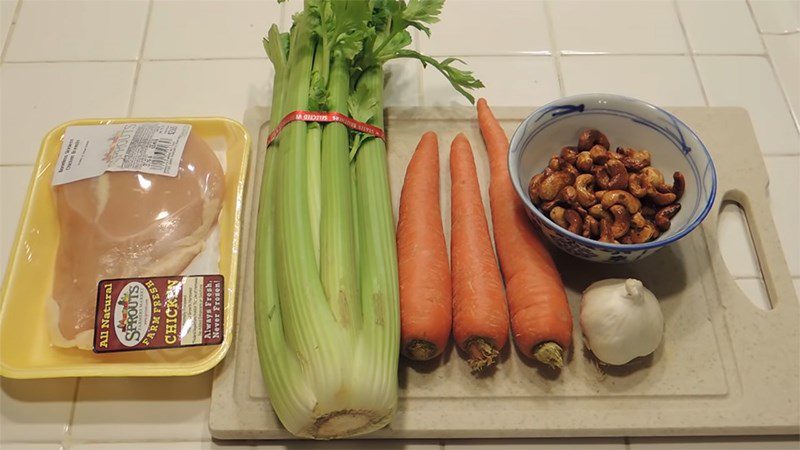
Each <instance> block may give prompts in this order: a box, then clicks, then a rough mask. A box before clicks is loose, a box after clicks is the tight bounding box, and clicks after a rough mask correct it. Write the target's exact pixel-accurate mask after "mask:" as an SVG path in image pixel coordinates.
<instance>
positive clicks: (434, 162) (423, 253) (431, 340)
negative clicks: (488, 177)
mask: <svg viewBox="0 0 800 450" xmlns="http://www.w3.org/2000/svg"><path fill="white" fill-rule="evenodd" d="M397 260H398V272H399V277H400V330H401V350H402V352H403V354H404V355H405V356H407V357H408V358H411V359H413V360H417V361H423V360H427V359H431V358H434V357H436V356H438V355H439V354H441V353H442V351H443V350H444V348H445V346H446V345H447V340H448V339H449V338H450V325H451V323H452V319H453V316H452V312H453V311H452V308H453V305H452V299H451V295H452V294H451V288H450V267H449V265H448V260H447V244H446V243H445V239H444V230H443V229H442V220H441V211H440V209H439V143H438V141H437V137H436V133H433V132H431V131H429V132H427V133H425V134H424V135H422V139H421V140H420V141H419V144H418V145H417V149H416V150H415V151H414V155H413V156H412V157H411V162H409V163H408V168H407V169H406V176H405V180H404V181H403V190H402V192H401V193H400V217H399V220H398V223H397Z"/></svg>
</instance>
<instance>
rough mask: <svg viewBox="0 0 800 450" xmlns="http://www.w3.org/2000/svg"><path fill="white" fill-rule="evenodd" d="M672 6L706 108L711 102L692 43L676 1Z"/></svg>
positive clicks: (673, 0) (674, 0) (673, 1)
mask: <svg viewBox="0 0 800 450" xmlns="http://www.w3.org/2000/svg"><path fill="white" fill-rule="evenodd" d="M672 6H673V8H674V9H675V15H676V16H677V17H678V24H679V25H680V26H681V33H683V39H684V41H686V48H687V50H688V51H689V59H690V60H691V61H692V67H693V68H694V75H695V76H696V77H697V82H698V83H699V84H700V92H701V93H702V94H703V101H704V102H705V103H706V106H711V102H709V100H708V92H706V85H705V83H703V78H702V77H701V76H700V67H699V66H698V65H697V59H696V58H695V55H694V48H693V47H692V41H690V40H689V33H688V32H687V31H686V25H684V23H683V16H682V15H681V9H680V8H679V7H678V0H672Z"/></svg>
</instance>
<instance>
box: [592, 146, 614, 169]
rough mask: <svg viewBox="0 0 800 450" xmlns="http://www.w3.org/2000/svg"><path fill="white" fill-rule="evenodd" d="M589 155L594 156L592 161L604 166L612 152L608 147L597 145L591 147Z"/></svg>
mask: <svg viewBox="0 0 800 450" xmlns="http://www.w3.org/2000/svg"><path fill="white" fill-rule="evenodd" d="M589 156H590V157H591V158H592V162H594V163H595V164H597V165H601V166H602V165H603V164H605V163H607V162H608V160H609V158H610V157H611V153H610V152H609V151H608V148H606V147H603V146H602V145H595V146H594V147H592V148H590V149H589Z"/></svg>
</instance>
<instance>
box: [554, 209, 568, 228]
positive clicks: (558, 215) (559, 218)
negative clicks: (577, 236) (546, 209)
mask: <svg viewBox="0 0 800 450" xmlns="http://www.w3.org/2000/svg"><path fill="white" fill-rule="evenodd" d="M566 211H567V210H566V209H564V208H562V207H560V206H554V207H553V209H551V210H550V218H551V219H553V222H555V223H556V225H558V226H560V227H561V228H567V226H568V224H567V220H566V219H565V218H564V213H565V212H566Z"/></svg>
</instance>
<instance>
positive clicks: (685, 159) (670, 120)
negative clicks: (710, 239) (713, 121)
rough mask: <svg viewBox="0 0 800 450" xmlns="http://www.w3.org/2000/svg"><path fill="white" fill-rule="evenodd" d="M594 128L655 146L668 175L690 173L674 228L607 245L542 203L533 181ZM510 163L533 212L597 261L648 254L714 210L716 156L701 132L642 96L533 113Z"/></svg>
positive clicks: (615, 140)
mask: <svg viewBox="0 0 800 450" xmlns="http://www.w3.org/2000/svg"><path fill="white" fill-rule="evenodd" d="M587 128H596V129H598V130H600V131H602V132H603V133H604V134H605V135H606V136H607V137H608V140H609V141H610V142H611V147H612V149H615V148H616V147H633V148H636V149H647V150H649V151H650V153H651V154H652V165H653V167H655V168H657V169H659V170H660V171H661V172H662V173H663V174H664V176H665V178H667V179H668V180H669V179H671V174H672V173H673V172H675V171H680V172H681V173H683V175H684V177H685V178H686V191H685V193H684V195H683V198H682V199H681V200H680V203H681V210H680V212H679V213H678V214H677V215H676V216H675V217H674V218H673V219H672V225H671V227H670V229H669V230H668V231H667V232H666V233H664V234H662V235H661V236H660V237H659V238H658V239H656V240H654V241H651V242H646V243H643V244H607V243H603V242H598V241H595V240H592V239H587V238H585V237H583V236H580V235H577V234H575V233H571V232H569V231H567V230H566V229H564V228H561V227H560V226H558V225H556V224H555V223H553V222H552V221H551V220H550V218H549V217H548V216H547V215H545V214H544V213H543V212H541V211H540V210H539V209H538V208H536V207H534V205H533V203H532V202H531V200H530V198H529V197H528V193H527V189H528V182H529V181H530V179H531V177H532V176H533V175H535V174H537V173H540V172H541V171H542V170H544V168H545V167H546V166H547V162H548V160H549V159H550V157H552V156H553V155H554V154H557V153H558V152H559V151H560V150H561V148H562V147H564V146H567V145H576V144H577V142H578V135H579V134H580V133H581V131H583V130H585V129H587ZM508 167H509V170H510V172H511V179H512V181H513V183H514V188H515V189H516V191H517V194H518V195H519V197H520V198H521V199H522V201H523V202H525V206H526V208H527V212H528V216H529V217H530V218H531V220H533V221H534V222H535V223H536V224H538V225H539V228H540V229H541V230H542V233H543V234H544V235H545V236H546V237H547V238H548V239H549V240H550V241H551V242H552V243H553V244H555V245H556V246H557V247H558V248H560V249H561V250H563V251H565V252H567V253H569V254H571V255H574V256H577V257H579V258H583V259H586V260H589V261H596V262H603V263H624V262H630V261H635V260H638V259H641V258H643V257H645V256H647V255H650V254H652V253H654V252H655V251H657V250H658V249H660V248H662V247H666V246H667V245H670V244H672V243H673V242H676V241H678V240H679V239H681V238H683V237H684V236H686V235H687V234H689V233H690V232H691V231H692V230H694V229H695V228H696V227H697V226H698V225H699V224H700V222H702V221H703V219H704V218H705V217H706V215H707V214H708V212H709V210H710V209H711V206H712V204H713V203H714V197H715V195H716V190H717V175H716V171H715V170H714V163H713V162H712V161H711V155H710V154H709V153H708V150H707V149H706V147H705V146H704V145H703V143H702V142H701V141H700V138H699V137H697V135H696V134H695V133H694V132H693V131H692V130H691V129H690V128H689V127H688V126H687V125H686V124H685V123H683V122H681V121H680V120H679V119H678V118H677V117H675V116H673V115H672V114H670V113H668V112H667V111H664V110H663V109H661V108H658V107H656V106H653V105H651V104H649V103H646V102H643V101H641V100H636V99H633V98H629V97H623V96H619V95H612V94H585V95H576V96H572V97H566V98H562V99H560V100H556V101H554V102H552V103H549V104H547V105H545V106H543V107H541V108H539V109H538V110H536V111H535V112H534V113H533V114H531V115H530V116H528V117H527V118H526V119H525V120H524V121H523V122H522V124H521V125H520V126H519V127H518V128H517V130H516V131H515V132H514V136H513V137H512V138H511V147H510V151H509V154H508Z"/></svg>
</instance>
